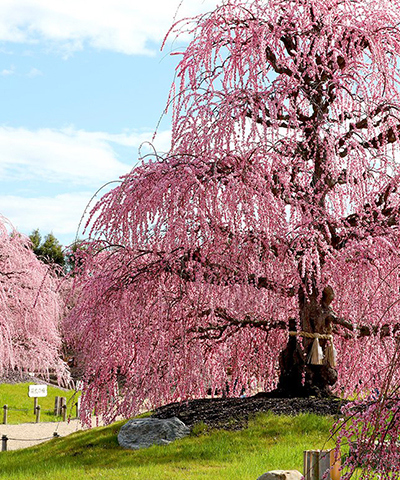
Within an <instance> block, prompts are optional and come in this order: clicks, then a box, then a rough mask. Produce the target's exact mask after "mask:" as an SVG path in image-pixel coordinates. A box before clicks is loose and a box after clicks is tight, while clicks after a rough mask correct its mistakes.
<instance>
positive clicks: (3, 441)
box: [1, 435, 8, 452]
mask: <svg viewBox="0 0 400 480" xmlns="http://www.w3.org/2000/svg"><path fill="white" fill-rule="evenodd" d="M7 440H8V438H7V435H3V436H2V437H1V451H2V452H6V451H7Z"/></svg>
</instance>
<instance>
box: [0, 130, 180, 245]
mask: <svg viewBox="0 0 400 480" xmlns="http://www.w3.org/2000/svg"><path fill="white" fill-rule="evenodd" d="M170 137H171V134H170V132H168V131H164V132H160V134H158V135H157V137H156V140H155V141H154V144H155V146H156V147H157V149H158V151H160V152H163V151H167V150H168V148H169V144H170ZM151 139H152V134H151V133H150V132H128V131H127V132H123V133H120V134H110V133H106V132H87V131H84V130H76V129H74V128H73V127H70V128H65V129H62V130H54V129H53V130H52V129H40V130H35V131H33V130H27V129H24V128H10V127H4V126H3V127H0V178H1V180H2V181H3V182H4V183H5V184H6V185H7V190H10V186H11V188H13V194H8V195H7V194H5V195H0V214H2V215H4V216H5V217H7V218H8V219H9V220H10V221H11V222H12V224H13V225H14V226H15V227H16V228H17V229H18V230H20V231H21V232H22V233H25V234H29V233H30V232H31V231H32V230H33V229H35V228H39V229H40V231H41V232H43V233H47V232H53V233H54V235H55V236H56V237H57V238H58V239H59V240H60V241H61V242H62V243H63V244H64V245H67V244H70V243H72V242H73V240H74V238H75V235H76V233H77V229H78V225H79V222H80V219H81V217H82V215H83V213H84V211H85V208H86V207H87V205H88V203H89V201H90V200H91V198H92V196H93V195H94V194H95V193H96V191H97V190H98V189H99V188H100V187H101V186H102V185H104V184H106V183H107V182H110V181H112V180H117V179H118V177H119V176H120V175H123V174H125V173H127V172H128V171H130V170H131V168H132V167H133V166H134V165H135V164H136V163H137V160H138V148H139V146H140V145H141V144H142V143H143V142H146V141H149V140H151ZM121 147H122V148H123V150H124V152H123V153H124V154H125V155H126V156H127V158H125V162H124V161H121V159H120V158H119V157H120V156H121V153H118V150H119V149H121ZM146 148H147V149H148V147H146V146H144V147H143V149H144V151H146ZM114 186H116V183H115V184H112V185H107V186H106V187H105V188H106V190H107V189H110V188H113V187H114ZM106 190H103V191H100V192H99V193H98V195H97V197H96V198H97V199H98V198H100V197H101V196H102V195H103V193H105V192H106ZM21 192H22V193H21ZM54 192H55V193H54ZM93 205H94V203H92V204H91V206H93ZM81 232H82V229H81V230H80V232H79V233H80V234H81Z"/></svg>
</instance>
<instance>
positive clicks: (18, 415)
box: [0, 383, 77, 424]
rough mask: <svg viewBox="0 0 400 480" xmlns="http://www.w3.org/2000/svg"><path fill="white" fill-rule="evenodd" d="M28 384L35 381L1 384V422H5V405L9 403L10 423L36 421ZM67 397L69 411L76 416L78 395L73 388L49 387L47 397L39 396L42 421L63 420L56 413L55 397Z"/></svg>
mask: <svg viewBox="0 0 400 480" xmlns="http://www.w3.org/2000/svg"><path fill="white" fill-rule="evenodd" d="M28 385H34V383H18V384H8V383H1V384H0V424H1V423H2V422H3V405H8V408H9V411H8V421H7V423H9V424H17V423H25V422H34V421H35V415H34V413H33V398H29V397H28ZM56 396H59V397H66V398H67V413H68V415H69V414H71V416H72V417H75V412H76V410H75V408H73V405H74V404H75V402H76V399H77V395H75V392H74V391H73V390H68V391H66V390H62V389H59V388H56V387H47V397H43V398H39V399H38V401H39V405H40V421H41V422H54V421H58V420H61V417H59V416H55V415H54V400H55V397H56Z"/></svg>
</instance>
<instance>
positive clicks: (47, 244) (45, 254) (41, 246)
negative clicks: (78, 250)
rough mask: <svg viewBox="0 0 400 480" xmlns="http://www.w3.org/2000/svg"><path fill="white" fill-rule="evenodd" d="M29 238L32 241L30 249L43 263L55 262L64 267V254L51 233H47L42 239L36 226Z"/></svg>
mask: <svg viewBox="0 0 400 480" xmlns="http://www.w3.org/2000/svg"><path fill="white" fill-rule="evenodd" d="M29 238H30V240H31V242H32V249H33V251H34V253H35V255H37V256H38V257H39V258H40V260H42V261H43V262H44V263H48V264H57V265H59V266H60V267H64V265H65V256H64V251H63V247H62V245H61V244H60V242H59V241H58V240H57V238H56V237H55V236H54V235H53V234H52V233H48V234H47V235H46V236H45V237H44V240H43V239H42V236H41V234H40V232H39V229H38V228H37V229H35V230H33V232H32V233H31V234H30V235H29Z"/></svg>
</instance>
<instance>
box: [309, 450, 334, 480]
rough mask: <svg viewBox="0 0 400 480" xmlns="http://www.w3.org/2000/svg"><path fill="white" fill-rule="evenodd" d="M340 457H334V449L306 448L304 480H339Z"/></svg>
mask: <svg viewBox="0 0 400 480" xmlns="http://www.w3.org/2000/svg"><path fill="white" fill-rule="evenodd" d="M340 465H341V460H340V457H339V458H337V459H335V450H306V451H305V452H304V470H303V475H304V479H305V480H322V479H323V478H324V479H326V480H340V471H339V470H340Z"/></svg>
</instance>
